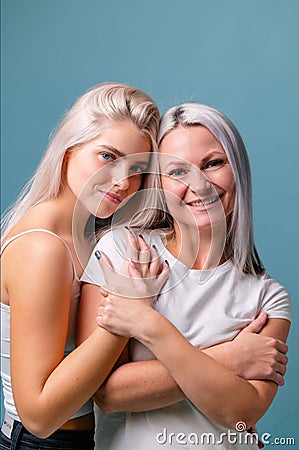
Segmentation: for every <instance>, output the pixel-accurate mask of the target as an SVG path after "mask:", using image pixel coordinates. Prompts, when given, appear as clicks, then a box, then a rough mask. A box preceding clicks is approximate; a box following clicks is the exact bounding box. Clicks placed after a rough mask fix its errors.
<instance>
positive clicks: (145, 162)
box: [97, 144, 150, 166]
mask: <svg viewBox="0 0 299 450" xmlns="http://www.w3.org/2000/svg"><path fill="white" fill-rule="evenodd" d="M97 148H102V149H104V150H105V149H106V150H110V151H112V152H113V153H115V154H116V155H117V156H118V157H119V158H126V157H128V156H130V155H125V154H124V153H123V152H121V151H120V150H118V149H117V148H115V147H113V145H106V144H101V145H97ZM149 162H150V158H149V159H148V161H134V164H144V165H145V166H147V165H148V164H149Z"/></svg>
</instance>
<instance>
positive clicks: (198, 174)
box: [188, 167, 213, 197]
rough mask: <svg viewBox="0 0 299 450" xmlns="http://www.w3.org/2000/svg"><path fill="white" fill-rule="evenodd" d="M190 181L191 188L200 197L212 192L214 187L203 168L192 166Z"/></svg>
mask: <svg viewBox="0 0 299 450" xmlns="http://www.w3.org/2000/svg"><path fill="white" fill-rule="evenodd" d="M188 181H189V183H188V184H189V187H190V189H191V190H192V191H193V192H195V193H196V194H197V195H199V196H200V197H204V196H206V195H209V194H211V192H212V189H213V188H212V185H211V182H210V180H209V179H208V178H207V177H206V175H205V174H204V173H203V172H202V171H201V170H199V169H197V168H196V167H193V168H192V171H191V174H190V178H189V180H188Z"/></svg>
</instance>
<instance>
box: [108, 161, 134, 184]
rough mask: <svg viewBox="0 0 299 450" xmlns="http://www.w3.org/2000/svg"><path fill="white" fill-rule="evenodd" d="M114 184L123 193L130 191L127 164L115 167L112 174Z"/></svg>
mask: <svg viewBox="0 0 299 450" xmlns="http://www.w3.org/2000/svg"><path fill="white" fill-rule="evenodd" d="M112 184H113V186H116V187H117V188H118V189H120V190H121V191H125V190H127V189H128V187H129V185H130V181H129V167H127V164H124V163H122V164H117V165H115V167H114V171H113V174H112Z"/></svg>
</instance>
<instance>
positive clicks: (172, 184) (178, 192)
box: [162, 177, 188, 198]
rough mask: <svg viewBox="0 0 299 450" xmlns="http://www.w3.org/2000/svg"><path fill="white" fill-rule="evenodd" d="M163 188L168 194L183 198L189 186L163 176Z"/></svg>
mask: <svg viewBox="0 0 299 450" xmlns="http://www.w3.org/2000/svg"><path fill="white" fill-rule="evenodd" d="M162 189H163V191H164V193H165V195H166V196H167V195H171V194H172V196H176V197H179V198H182V197H183V196H184V194H185V191H186V190H187V189H188V186H186V185H185V184H184V183H180V182H179V181H176V180H173V179H171V178H168V177H162Z"/></svg>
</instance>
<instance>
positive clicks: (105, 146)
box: [97, 144, 127, 158]
mask: <svg viewBox="0 0 299 450" xmlns="http://www.w3.org/2000/svg"><path fill="white" fill-rule="evenodd" d="M97 148H103V149H104V150H105V149H106V150H110V151H112V152H113V153H115V154H116V155H117V156H119V157H120V158H123V157H124V156H127V155H125V154H124V153H123V152H121V151H120V150H118V149H117V148H115V147H113V146H112V145H105V144H101V145H97Z"/></svg>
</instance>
